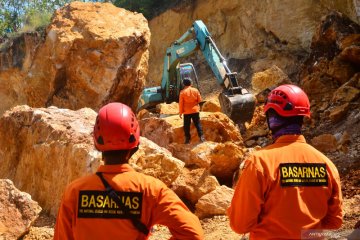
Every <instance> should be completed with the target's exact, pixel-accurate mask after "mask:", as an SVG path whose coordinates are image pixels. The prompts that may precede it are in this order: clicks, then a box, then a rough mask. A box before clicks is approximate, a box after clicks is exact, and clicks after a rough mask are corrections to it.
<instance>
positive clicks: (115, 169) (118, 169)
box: [97, 164, 135, 173]
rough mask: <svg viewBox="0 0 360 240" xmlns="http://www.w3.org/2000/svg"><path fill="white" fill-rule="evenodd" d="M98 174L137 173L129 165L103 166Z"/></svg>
mask: <svg viewBox="0 0 360 240" xmlns="http://www.w3.org/2000/svg"><path fill="white" fill-rule="evenodd" d="M97 171H98V172H103V173H123V172H129V171H135V170H134V169H133V168H132V167H130V165H129V164H114V165H101V166H99V168H98V170H97Z"/></svg>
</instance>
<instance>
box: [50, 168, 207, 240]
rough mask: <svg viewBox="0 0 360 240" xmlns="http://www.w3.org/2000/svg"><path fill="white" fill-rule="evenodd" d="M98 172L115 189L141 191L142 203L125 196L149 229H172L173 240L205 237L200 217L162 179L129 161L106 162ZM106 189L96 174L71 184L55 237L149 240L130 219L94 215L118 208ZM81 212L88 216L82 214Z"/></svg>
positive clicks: (67, 190) (67, 189)
mask: <svg viewBox="0 0 360 240" xmlns="http://www.w3.org/2000/svg"><path fill="white" fill-rule="evenodd" d="M98 171H99V172H103V173H104V174H103V176H104V177H105V179H106V180H107V181H108V182H109V184H110V185H111V186H112V188H113V189H114V190H116V191H120V192H140V193H137V194H140V195H142V204H141V200H139V197H134V196H132V197H131V196H130V197H126V196H125V200H123V201H124V203H125V205H128V206H130V208H132V209H134V210H140V211H141V221H142V222H143V223H144V224H145V225H146V226H147V227H148V229H150V228H151V226H153V225H154V224H161V225H164V226H167V227H168V228H169V230H170V232H171V234H172V239H203V230H202V228H201V225H200V222H199V219H198V218H197V217H196V216H195V215H194V214H192V213H191V212H190V211H189V210H188V208H187V207H186V206H185V205H184V203H183V202H182V201H181V200H180V199H179V198H178V197H177V195H176V194H175V193H174V192H173V191H172V190H170V189H169V188H168V187H167V186H166V185H165V184H164V183H162V182H161V181H160V180H158V179H155V178H153V177H150V176H146V175H144V174H141V173H138V172H135V171H134V170H133V169H132V168H131V167H130V166H129V165H128V164H119V165H104V166H100V167H99V169H98ZM120 173H121V174H120ZM104 191H105V188H104V185H103V183H102V182H101V180H100V178H99V177H98V176H97V175H95V174H93V175H90V176H86V177H82V178H79V179H77V180H75V181H73V182H72V183H71V184H69V185H68V186H67V188H66V190H65V193H64V195H63V198H62V202H61V206H60V209H59V212H58V216H57V221H56V226H55V234H54V239H55V240H70V239H86V240H92V239H94V240H99V239H129V240H130V239H147V238H146V237H145V235H144V234H142V233H140V232H139V231H138V230H137V229H136V228H135V227H134V226H133V224H132V223H131V221H130V220H129V219H120V218H103V217H99V216H98V215H97V217H94V216H95V215H96V214H98V213H97V212H99V211H101V212H102V211H103V209H106V210H107V214H110V213H108V212H110V210H109V208H110V209H112V210H114V211H115V210H116V205H114V202H112V201H111V200H110V199H107V198H106V197H104V196H103V192H104ZM99 194H100V195H102V196H99ZM81 214H83V215H84V216H82V217H79V216H80V215H81ZM105 215H106V214H105ZM149 235H150V234H149Z"/></svg>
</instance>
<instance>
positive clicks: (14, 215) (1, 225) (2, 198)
mask: <svg viewBox="0 0 360 240" xmlns="http://www.w3.org/2000/svg"><path fill="white" fill-rule="evenodd" d="M0 209H1V211H0V239H20V237H21V236H23V235H24V234H25V233H26V232H27V231H29V228H30V226H31V224H32V223H33V222H34V221H35V220H36V219H37V218H38V216H39V213H40V211H41V207H40V206H39V204H38V203H37V202H35V201H34V200H32V199H31V196H30V195H29V194H28V193H25V192H21V191H20V190H19V189H17V188H16V187H15V186H14V184H13V182H12V181H11V180H9V179H0Z"/></svg>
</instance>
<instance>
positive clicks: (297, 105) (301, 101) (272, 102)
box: [264, 84, 310, 117]
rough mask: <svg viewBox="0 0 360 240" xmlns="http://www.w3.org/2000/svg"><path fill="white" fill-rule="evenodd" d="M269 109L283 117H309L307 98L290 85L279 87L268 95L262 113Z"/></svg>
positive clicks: (300, 90)
mask: <svg viewBox="0 0 360 240" xmlns="http://www.w3.org/2000/svg"><path fill="white" fill-rule="evenodd" d="M270 108H272V109H274V110H275V111H276V112H277V113H278V114H279V115H280V116H283V117H291V116H307V117H310V102H309V98H308V96H307V95H306V93H305V92H304V91H303V90H302V89H301V88H299V87H298V86H295V85H291V84H285V85H281V86H279V87H277V88H275V89H274V90H272V91H271V92H270V93H269V95H268V97H267V99H266V103H265V107H264V112H265V113H266V112H267V111H268V110H269V109H270Z"/></svg>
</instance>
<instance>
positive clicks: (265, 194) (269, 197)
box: [227, 135, 342, 239]
mask: <svg viewBox="0 0 360 240" xmlns="http://www.w3.org/2000/svg"><path fill="white" fill-rule="evenodd" d="M325 169H326V170H325ZM281 171H282V172H281ZM326 176H327V177H326ZM326 179H327V183H325V180H326ZM313 185H318V186H313ZM341 205H342V195H341V188H340V178H339V174H338V171H337V169H336V167H335V165H334V164H333V163H332V162H331V161H330V160H329V159H328V158H327V157H326V156H325V155H323V154H322V153H321V152H319V151H318V150H316V149H315V148H313V147H312V146H310V145H309V144H307V143H306V141H305V138H304V137H303V136H301V135H300V136H298V135H285V136H281V137H279V138H278V139H277V140H276V142H275V143H274V144H272V145H270V146H267V147H265V148H263V149H261V150H259V151H257V152H255V153H254V154H253V155H252V156H251V157H250V158H249V159H247V160H246V162H245V164H244V168H243V170H242V173H241V176H240V178H239V182H238V183H237V185H236V188H235V193H234V196H233V199H232V202H231V206H230V207H229V209H228V210H227V214H228V216H229V220H230V225H231V228H232V229H233V230H234V231H235V232H237V233H247V232H250V239H301V230H305V229H336V228H339V227H340V226H341V224H342V210H341Z"/></svg>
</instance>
